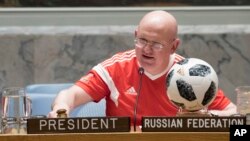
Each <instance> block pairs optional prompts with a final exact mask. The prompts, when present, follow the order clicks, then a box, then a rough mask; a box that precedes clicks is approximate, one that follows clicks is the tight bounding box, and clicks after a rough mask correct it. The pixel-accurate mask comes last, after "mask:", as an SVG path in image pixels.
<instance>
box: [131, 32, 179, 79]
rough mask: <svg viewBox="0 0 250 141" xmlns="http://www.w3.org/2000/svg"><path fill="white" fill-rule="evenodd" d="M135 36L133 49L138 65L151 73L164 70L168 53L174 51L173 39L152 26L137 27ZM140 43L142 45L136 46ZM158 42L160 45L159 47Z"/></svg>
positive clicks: (167, 60) (167, 61) (168, 56)
mask: <svg viewBox="0 0 250 141" xmlns="http://www.w3.org/2000/svg"><path fill="white" fill-rule="evenodd" d="M135 38H136V39H137V43H135V51H136V56H137V59H138V61H139V63H140V65H141V66H142V67H143V68H144V69H145V70H146V71H147V72H149V73H150V74H153V75H155V74H159V73H161V72H162V71H164V69H166V67H167V66H168V63H169V58H170V55H171V54H172V53H174V50H173V46H174V42H175V41H174V39H173V38H171V37H167V36H166V35H165V34H164V32H163V31H162V30H158V29H155V28H154V27H153V28H151V27H139V28H138V29H137V30H136V31H135ZM138 40H139V41H138ZM140 44H144V46H139V47H138V45H140ZM159 44H160V45H162V48H160V49H159ZM157 47H158V48H157Z"/></svg>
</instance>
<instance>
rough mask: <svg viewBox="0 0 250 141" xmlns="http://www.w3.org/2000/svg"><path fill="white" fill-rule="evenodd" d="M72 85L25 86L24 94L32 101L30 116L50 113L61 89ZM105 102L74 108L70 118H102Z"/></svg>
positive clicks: (103, 100) (90, 103)
mask: <svg viewBox="0 0 250 141" xmlns="http://www.w3.org/2000/svg"><path fill="white" fill-rule="evenodd" d="M72 85H73V83H59V84H31V85H28V86H26V88H25V90H26V94H27V96H29V97H30V99H31V101H32V113H31V114H32V116H35V115H47V114H48V113H49V112H50V111H51V104H52V102H53V101H54V99H55V97H56V95H57V94H58V93H59V92H60V91H61V90H63V89H67V88H69V87H71V86H72ZM105 110H106V101H105V99H102V100H101V101H99V102H98V103H96V102H89V103H87V104H84V105H80V106H78V107H77V108H75V109H74V110H73V111H72V112H71V113H70V117H103V116H106V114H105Z"/></svg>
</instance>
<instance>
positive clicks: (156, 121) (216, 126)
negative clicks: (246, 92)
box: [142, 117, 246, 132]
mask: <svg viewBox="0 0 250 141" xmlns="http://www.w3.org/2000/svg"><path fill="white" fill-rule="evenodd" d="M245 123H246V117H142V132H229V131H230V125H245Z"/></svg>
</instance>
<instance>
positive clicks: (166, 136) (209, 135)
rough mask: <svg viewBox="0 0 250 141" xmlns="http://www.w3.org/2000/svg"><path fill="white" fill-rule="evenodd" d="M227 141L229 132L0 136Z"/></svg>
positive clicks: (13, 140) (48, 140)
mask: <svg viewBox="0 0 250 141" xmlns="http://www.w3.org/2000/svg"><path fill="white" fill-rule="evenodd" d="M166 140H168V141H229V132H218V133H215V132H154V133H153V132H147V133H133V132H131V133H130V132H128V133H127V132H126V133H80V134H28V135H6V134H0V141H166Z"/></svg>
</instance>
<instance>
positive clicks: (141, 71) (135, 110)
mask: <svg viewBox="0 0 250 141" xmlns="http://www.w3.org/2000/svg"><path fill="white" fill-rule="evenodd" d="M138 73H139V74H140V80H139V88H138V93H137V96H136V101H135V107H134V132H136V115H137V107H138V99H139V95H140V93H141V86H142V75H143V73H144V69H143V68H142V67H140V68H139V70H138Z"/></svg>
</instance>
